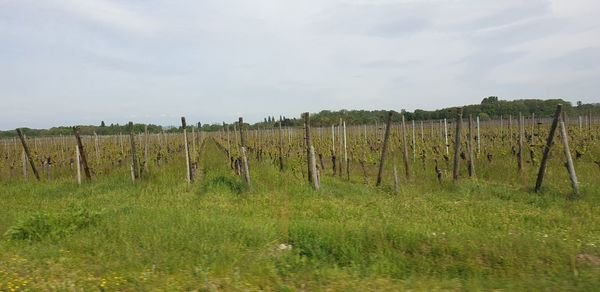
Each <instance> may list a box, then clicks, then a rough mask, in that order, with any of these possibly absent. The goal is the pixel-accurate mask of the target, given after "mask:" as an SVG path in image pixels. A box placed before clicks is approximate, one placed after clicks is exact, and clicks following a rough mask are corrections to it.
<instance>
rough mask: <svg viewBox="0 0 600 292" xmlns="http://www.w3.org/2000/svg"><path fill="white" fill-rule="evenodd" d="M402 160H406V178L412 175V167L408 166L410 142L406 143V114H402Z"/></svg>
mask: <svg viewBox="0 0 600 292" xmlns="http://www.w3.org/2000/svg"><path fill="white" fill-rule="evenodd" d="M401 126H402V160H403V162H404V176H406V179H408V178H409V177H410V169H409V167H408V144H407V143H406V124H405V123H404V115H402V125H401Z"/></svg>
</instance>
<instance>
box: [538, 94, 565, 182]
mask: <svg viewBox="0 0 600 292" xmlns="http://www.w3.org/2000/svg"><path fill="white" fill-rule="evenodd" d="M561 112H562V104H558V105H556V111H555V112H554V118H553V119H552V125H551V126H550V133H549V134H548V139H547V140H546V146H545V147H544V152H543V155H542V162H541V163H540V170H539V171H538V176H537V180H536V181H535V191H536V192H538V193H539V192H540V190H541V188H542V182H543V181H544V174H545V173H546V163H548V157H549V155H550V149H551V148H552V142H553V141H554V136H555V134H556V127H557V126H558V120H559V119H560V114H561Z"/></svg>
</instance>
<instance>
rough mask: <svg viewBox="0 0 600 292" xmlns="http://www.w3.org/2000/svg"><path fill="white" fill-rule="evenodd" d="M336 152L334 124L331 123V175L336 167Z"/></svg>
mask: <svg viewBox="0 0 600 292" xmlns="http://www.w3.org/2000/svg"><path fill="white" fill-rule="evenodd" d="M336 158H337V157H336V153H335V125H331V163H332V165H333V168H332V169H333V175H334V176H335V173H336V169H337V162H336Z"/></svg>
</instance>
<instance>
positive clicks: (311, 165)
mask: <svg viewBox="0 0 600 292" xmlns="http://www.w3.org/2000/svg"><path fill="white" fill-rule="evenodd" d="M302 118H304V145H305V147H306V165H307V167H308V181H309V182H310V183H311V184H312V186H313V188H315V189H319V186H318V182H317V179H316V175H317V173H316V169H315V168H316V166H315V159H314V158H313V157H312V154H313V152H312V151H311V149H312V141H311V139H310V115H309V113H308V112H306V113H303V114H302Z"/></svg>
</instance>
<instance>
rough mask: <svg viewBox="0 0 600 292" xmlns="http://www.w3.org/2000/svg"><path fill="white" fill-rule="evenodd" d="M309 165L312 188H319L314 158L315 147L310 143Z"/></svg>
mask: <svg viewBox="0 0 600 292" xmlns="http://www.w3.org/2000/svg"><path fill="white" fill-rule="evenodd" d="M310 165H311V166H312V182H313V188H315V190H319V188H320V184H319V171H318V170H317V167H316V165H317V161H316V158H315V147H313V145H310Z"/></svg>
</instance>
